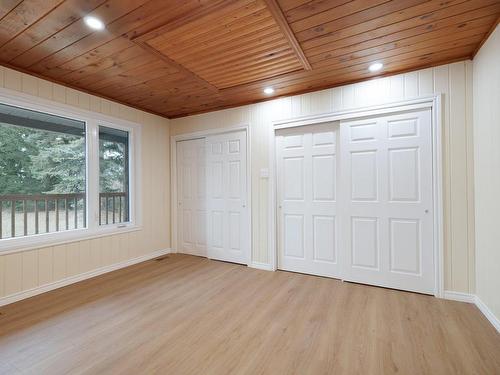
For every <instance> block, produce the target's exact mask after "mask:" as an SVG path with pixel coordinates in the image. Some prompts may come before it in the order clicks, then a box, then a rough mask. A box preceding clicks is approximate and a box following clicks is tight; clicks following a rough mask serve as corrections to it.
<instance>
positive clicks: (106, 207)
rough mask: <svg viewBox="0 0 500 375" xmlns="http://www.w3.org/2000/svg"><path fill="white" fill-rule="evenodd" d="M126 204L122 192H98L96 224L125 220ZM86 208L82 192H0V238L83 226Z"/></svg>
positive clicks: (85, 218)
mask: <svg viewBox="0 0 500 375" xmlns="http://www.w3.org/2000/svg"><path fill="white" fill-rule="evenodd" d="M127 205H128V201H127V193H125V192H118V193H100V194H99V207H100V210H99V224H111V223H121V222H126V221H128V207H127ZM86 209H87V205H86V195H85V193H73V194H10V195H0V238H7V237H16V236H27V235H31V234H39V233H49V232H59V231H62V230H69V229H78V228H85V227H86V226H87V212H86ZM18 222H20V223H19V224H20V225H18Z"/></svg>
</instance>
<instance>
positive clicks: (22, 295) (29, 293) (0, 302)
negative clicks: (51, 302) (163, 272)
mask: <svg viewBox="0 0 500 375" xmlns="http://www.w3.org/2000/svg"><path fill="white" fill-rule="evenodd" d="M170 252H171V251H170V249H163V250H158V251H155V252H152V253H149V254H146V255H142V256H140V257H137V258H133V259H129V260H126V261H124V262H120V263H115V264H111V265H109V266H105V267H101V268H98V269H95V270H92V271H89V272H85V273H81V274H78V275H75V276H70V277H66V278H64V279H62V280H58V281H54V282H52V283H49V284H45V285H41V286H38V287H36V288H33V289H28V290H24V291H22V292H19V293H15V294H11V295H9V296H5V297H2V298H0V306H5V305H8V304H10V303H14V302H17V301H20V300H23V299H26V298H30V297H33V296H36V295H38V294H42V293H45V292H48V291H51V290H54V289H58V288H62V287H63V286H66V285H70V284H74V283H77V282H79V281H83V280H86V279H90V278H92V277H96V276H99V275H102V274H104V273H108V272H111V271H115V270H119V269H120V268H125V267H128V266H131V265H134V264H137V263H141V262H145V261H147V260H150V259H154V258H158V257H160V256H162V255H165V254H169V253H170Z"/></svg>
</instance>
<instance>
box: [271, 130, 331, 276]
mask: <svg viewBox="0 0 500 375" xmlns="http://www.w3.org/2000/svg"><path fill="white" fill-rule="evenodd" d="M337 133H338V124H335V123H330V124H322V125H314V126H305V127H299V128H293V129H285V130H281V131H279V132H278V133H277V134H276V146H277V147H276V150H277V171H278V176H277V177H278V238H279V239H278V249H279V250H278V267H279V268H280V269H283V270H288V271H296V272H302V273H311V274H315V275H322V276H330V277H340V263H339V252H338V246H337V241H338V224H339V220H338V214H337V188H336V185H337Z"/></svg>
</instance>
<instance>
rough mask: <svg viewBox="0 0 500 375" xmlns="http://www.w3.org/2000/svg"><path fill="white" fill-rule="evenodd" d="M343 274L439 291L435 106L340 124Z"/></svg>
mask: <svg viewBox="0 0 500 375" xmlns="http://www.w3.org/2000/svg"><path fill="white" fill-rule="evenodd" d="M340 129H341V130H340V134H341V143H340V148H341V153H342V173H341V181H342V184H343V185H342V190H343V191H344V192H345V197H344V200H343V201H344V203H343V206H344V211H345V213H346V216H345V217H344V218H343V221H344V225H343V228H345V229H344V232H343V236H342V242H341V244H342V245H341V246H342V248H343V250H344V251H345V256H344V259H345V260H346V262H347V264H346V266H345V269H344V279H346V280H350V281H356V282H361V283H366V284H373V285H379V286H384V287H390V288H397V289H404V290H410V291H417V292H422V293H430V294H432V293H433V292H434V278H435V277H434V251H433V198H432V197H433V194H432V186H433V185H432V144H431V140H432V136H431V134H432V133H431V111H430V110H429V109H425V110H417V111H414V112H403V113H400V114H395V115H390V116H381V117H374V118H366V119H360V120H356V121H344V122H341V125H340Z"/></svg>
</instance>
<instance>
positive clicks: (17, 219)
mask: <svg viewBox="0 0 500 375" xmlns="http://www.w3.org/2000/svg"><path fill="white" fill-rule="evenodd" d="M85 153H86V145H85V123H84V122H82V121H76V120H71V119H67V118H64V117H59V116H53V115H47V114H44V113H40V112H35V111H30V110H26V109H22V108H16V107H12V106H8V105H4V104H0V206H1V210H0V218H1V221H0V238H10V237H19V236H28V235H33V234H40V233H50V232H57V231H64V230H69V229H76V228H85V227H86V218H85V206H86V204H85V200H86V199H85V198H86V194H85V191H86V183H85V176H86V165H85V159H86V158H85Z"/></svg>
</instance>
